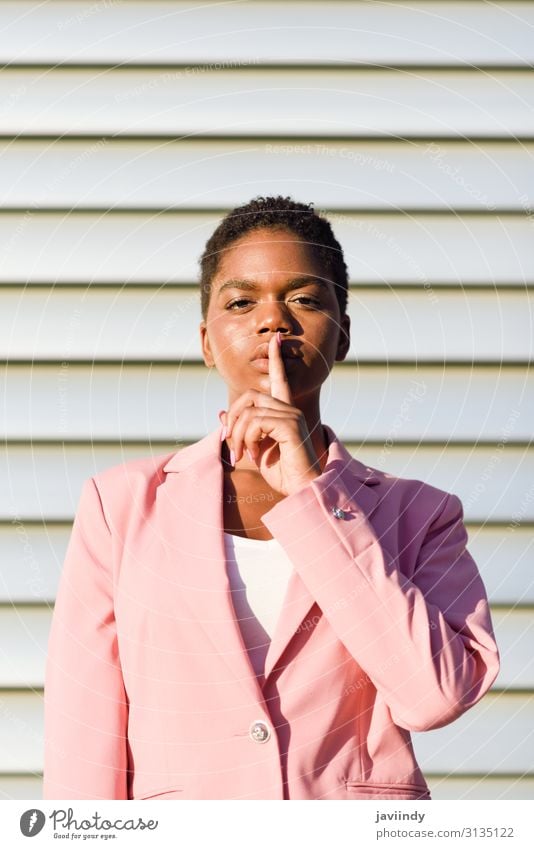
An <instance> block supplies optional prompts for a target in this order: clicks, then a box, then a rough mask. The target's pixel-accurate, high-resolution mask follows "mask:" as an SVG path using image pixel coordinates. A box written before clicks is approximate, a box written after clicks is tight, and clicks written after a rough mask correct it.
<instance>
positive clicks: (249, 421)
mask: <svg viewBox="0 0 534 849" xmlns="http://www.w3.org/2000/svg"><path fill="white" fill-rule="evenodd" d="M280 422H287V414H285V413H283V412H280V411H277V410H272V409H268V408H261V407H260V408H258V407H254V408H252V407H250V408H248V409H246V410H245V411H244V412H243V414H242V415H241V416H240V418H239V421H238V422H237V424H236V426H235V428H234V433H233V437H232V447H233V450H234V454H235V461H236V463H238V462H239V461H240V459H241V457H242V456H243V451H244V450H245V448H248V449H249V451H251V452H252V455H253V457H254V458H255V457H256V456H258V455H259V453H260V452H259V445H260V443H261V442H263V440H264V439H266V438H267V436H269V434H270V433H271V432H272V431H273V430H274V428H276V427H277V426H279V425H280ZM273 438H274V437H273Z"/></svg>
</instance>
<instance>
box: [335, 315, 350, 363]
mask: <svg viewBox="0 0 534 849" xmlns="http://www.w3.org/2000/svg"><path fill="white" fill-rule="evenodd" d="M349 348H350V316H349V315H344V316H343V318H342V319H341V321H340V329H339V340H338V345H337V351H336V362H341V361H342V360H344V359H345V357H346V356H347V354H348V352H349Z"/></svg>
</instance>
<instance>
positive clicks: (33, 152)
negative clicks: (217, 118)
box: [0, 106, 534, 214]
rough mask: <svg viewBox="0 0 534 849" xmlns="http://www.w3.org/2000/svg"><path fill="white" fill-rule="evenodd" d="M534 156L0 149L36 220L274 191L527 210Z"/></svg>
mask: <svg viewBox="0 0 534 849" xmlns="http://www.w3.org/2000/svg"><path fill="white" fill-rule="evenodd" d="M293 108H294V109H295V106H293ZM315 126H316V131H318V127H317V124H316V125H315ZM273 129H275V130H276V132H279V128H278V129H276V128H273ZM220 130H221V132H227V127H226V126H225V125H222V126H221V128H220ZM533 155H534V144H532V143H531V142H530V143H525V142H524V143H522V144H518V143H517V142H496V143H491V142H487V141H480V143H478V142H477V144H473V143H471V142H466V141H463V142H462V141H449V142H439V143H438V142H430V141H423V140H420V141H415V140H409V141H404V140H403V141H401V140H397V141H337V142H328V141H326V140H325V141H323V142H318V143H317V144H315V142H314V143H311V144H310V147H309V148H308V143H307V142H306V141H304V142H302V144H301V143H298V144H295V143H294V142H293V140H292V141H291V142H290V143H289V144H282V143H280V142H266V141H260V140H258V139H250V140H247V139H242V140H234V141H229V140H228V141H216V140H212V141H209V140H204V141H199V140H191V139H189V140H188V141H185V140H154V139H153V140H150V139H145V140H136V141H134V140H129V141H127V140H121V139H116V140H109V139H105V138H104V139H100V140H94V141H91V140H87V139H79V140H74V139H71V140H67V141H66V140H57V139H54V140H51V141H50V140H48V139H17V140H16V141H12V140H9V141H6V140H3V141H2V142H1V143H0V185H2V186H4V187H6V188H4V192H3V193H2V203H3V206H4V207H5V208H13V209H16V208H22V209H28V210H29V214H31V212H32V211H34V210H39V209H45V208H58V207H59V208H65V207H67V208H73V207H75V208H77V209H84V208H85V209H94V208H113V209H132V208H133V209H136V208H146V209H158V210H160V209H162V208H165V209H178V208H189V209H202V210H206V209H210V208H212V209H217V210H220V209H226V208H228V207H229V206H234V205H237V204H240V203H244V202H246V201H248V200H249V199H250V198H251V197H253V196H255V195H271V194H273V195H276V194H282V195H287V194H291V195H293V196H294V197H295V198H296V199H303V200H306V201H309V200H313V201H314V203H315V204H316V206H318V207H323V208H329V209H338V210H340V209H349V210H352V211H356V210H369V209H372V210H374V209H377V210H386V211H395V210H398V209H407V210H408V209H409V210H420V209H428V210H437V211H440V212H442V211H444V210H447V209H450V208H454V209H456V210H458V211H461V210H466V209H469V210H474V211H478V212H480V211H486V212H488V211H494V210H510V211H513V212H521V211H522V210H525V209H530V208H532V207H534V169H533V168H532V157H533ZM13 175H16V179H14V176H13Z"/></svg>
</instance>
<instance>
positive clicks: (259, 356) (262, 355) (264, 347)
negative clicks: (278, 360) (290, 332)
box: [251, 339, 302, 365]
mask: <svg viewBox="0 0 534 849" xmlns="http://www.w3.org/2000/svg"><path fill="white" fill-rule="evenodd" d="M290 344H291V343H290V340H289V339H288V340H287V341H284V340H282V347H281V348H280V353H281V354H282V359H283V360H284V362H285V361H286V360H287V361H288V362H289V361H291V360H301V359H302V353H301V352H300V350H299V349H297V348H295V347H292V348H290V347H289V345H290ZM251 362H253V363H258V362H261V363H267V365H268V364H269V345H268V343H267V342H263V343H262V344H261V345H258V347H257V348H256V350H255V352H254V354H253V356H252V360H251Z"/></svg>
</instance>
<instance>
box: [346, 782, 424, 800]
mask: <svg viewBox="0 0 534 849" xmlns="http://www.w3.org/2000/svg"><path fill="white" fill-rule="evenodd" d="M345 785H346V788H347V793H348V794H349V796H351V797H352V798H354V799H410V800H412V801H413V800H416V799H430V791H429V789H428V787H427V786H426V785H424V784H377V783H376V782H374V781H351V780H350V779H347V780H346V781H345Z"/></svg>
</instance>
